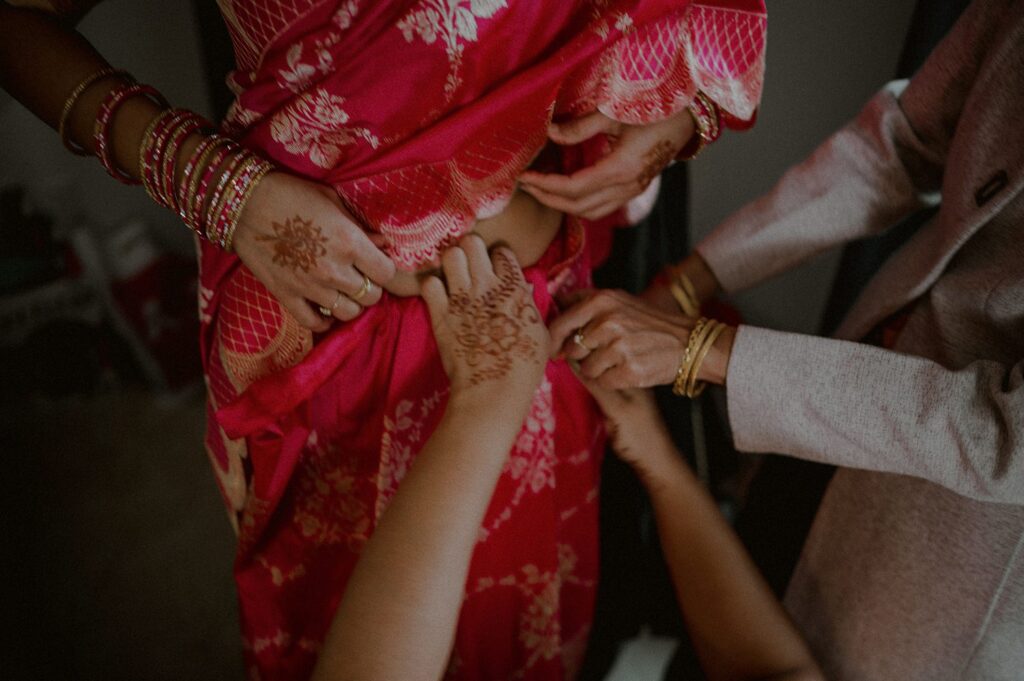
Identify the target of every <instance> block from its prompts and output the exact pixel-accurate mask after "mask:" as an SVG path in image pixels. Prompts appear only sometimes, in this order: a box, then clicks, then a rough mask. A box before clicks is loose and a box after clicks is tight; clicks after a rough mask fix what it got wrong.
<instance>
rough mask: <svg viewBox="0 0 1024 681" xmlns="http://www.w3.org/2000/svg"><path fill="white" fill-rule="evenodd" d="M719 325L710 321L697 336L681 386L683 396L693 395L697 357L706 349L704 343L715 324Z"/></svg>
mask: <svg viewBox="0 0 1024 681" xmlns="http://www.w3.org/2000/svg"><path fill="white" fill-rule="evenodd" d="M717 323H718V322H716V321H715V320H713V319H709V320H708V323H707V324H705V325H704V327H703V328H701V330H700V333H699V334H696V335H697V338H696V339H695V340H694V343H693V352H692V353H691V354H690V362H689V364H687V366H686V372H685V376H684V378H683V382H682V385H681V386H680V394H681V395H685V396H686V397H690V396H691V395H692V393H693V389H692V387H691V384H692V383H693V382H694V381H693V376H694V375H695V372H694V368H693V367H694V365H695V364H696V363H697V357H698V356H699V355H700V350H701V348H702V347H704V342H705V340H707V337H708V334H709V333H711V331H713V330H714V328H715V324H717Z"/></svg>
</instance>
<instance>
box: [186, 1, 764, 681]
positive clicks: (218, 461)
mask: <svg viewBox="0 0 1024 681" xmlns="http://www.w3.org/2000/svg"><path fill="white" fill-rule="evenodd" d="M220 4H221V8H222V11H223V14H224V16H225V19H226V21H227V23H228V26H229V28H230V29H231V32H232V38H233V41H234V45H235V51H236V56H237V59H238V70H237V71H236V72H234V73H233V74H232V76H231V78H230V82H231V84H232V85H233V87H234V88H235V90H236V93H237V95H238V96H237V99H236V101H235V103H234V105H233V106H232V108H231V111H230V112H229V114H228V118H227V120H226V122H225V128H226V129H227V130H228V131H230V132H232V133H234V134H235V135H236V136H237V137H238V138H239V139H241V140H242V142H243V143H244V144H246V145H248V146H250V147H252V148H254V149H258V150H259V151H260V152H261V153H262V154H263V155H265V156H266V157H267V158H270V159H272V160H273V161H274V162H276V163H277V164H278V165H280V166H282V167H285V168H288V169H289V170H290V171H291V172H294V173H296V174H298V175H301V176H304V177H307V178H310V179H314V180H317V181H320V182H323V183H325V184H328V185H330V186H332V187H334V188H335V189H336V190H337V191H338V194H339V196H341V198H342V200H343V201H344V202H345V203H346V205H347V206H348V207H349V208H350V209H351V210H352V212H353V213H354V214H355V215H356V216H358V218H359V219H360V220H361V221H362V222H363V224H364V225H366V226H367V228H368V229H371V230H374V231H377V232H379V233H380V234H382V235H383V236H384V237H385V239H386V242H387V246H386V250H387V252H388V253H389V254H390V255H391V257H392V258H393V259H394V261H395V263H396V264H397V265H398V266H399V267H400V268H405V269H414V268H416V267H417V266H419V265H421V264H423V263H425V262H428V261H430V260H431V259H432V258H434V257H435V256H436V255H437V254H438V252H439V251H440V250H441V249H443V248H444V247H445V246H446V245H448V244H450V243H452V242H453V241H454V240H456V239H457V238H458V237H459V236H460V235H462V234H463V233H465V232H466V231H468V230H469V229H471V228H472V224H473V222H474V221H475V220H476V219H477V218H483V217H487V216H491V215H495V214H497V213H498V212H500V211H501V210H502V209H503V208H504V206H505V205H506V204H507V202H508V200H509V197H510V196H511V194H512V192H513V190H514V186H515V180H516V177H517V176H518V175H519V173H520V172H522V171H523V170H524V169H525V168H526V167H527V166H528V165H529V164H530V162H531V161H532V159H533V158H534V157H535V156H536V155H537V153H538V151H539V150H540V149H541V147H542V146H543V145H544V143H545V131H546V128H547V125H548V123H549V121H550V120H551V119H552V117H553V116H555V117H571V116H576V115H580V114H583V113H587V112H590V111H593V110H595V109H598V110H600V111H602V112H604V113H606V114H607V115H609V116H611V117H613V118H616V119H618V120H621V121H624V122H630V123H647V122H652V121H655V120H659V119H663V118H665V117H667V116H670V115H672V114H674V113H677V112H678V111H679V110H681V109H682V108H683V107H685V106H686V105H687V104H688V102H689V101H690V99H691V97H692V96H693V94H694V92H695V91H696V90H697V89H701V90H703V91H704V92H705V93H707V94H708V95H709V96H710V97H711V98H712V99H714V100H715V101H716V103H717V104H718V105H719V106H720V107H721V108H722V109H723V110H724V112H725V114H726V123H727V125H730V126H731V127H743V126H745V125H748V124H749V123H750V122H751V121H752V119H753V116H754V111H755V108H756V105H757V101H758V99H759V96H760V88H761V82H762V76H763V54H764V39H765V35H764V31H765V16H764V7H763V3H762V2H761V0H718V1H716V2H703V3H696V2H693V3H691V2H687V1H685V0H574V1H569V0H566V1H564V2H561V1H560V2H540V1H539V0H537V1H529V0H405V1H401V0H388V1H384V0H377V1H375V2H368V1H366V0H326V1H320V2H316V1H315V0H220ZM601 152H602V149H600V148H599V147H598V146H597V145H594V144H586V145H582V146H581V147H580V148H578V149H572V150H569V151H568V152H566V153H564V154H563V159H562V169H563V170H564V171H566V172H571V171H572V170H574V169H575V168H578V167H580V166H581V164H584V163H587V162H589V161H591V160H592V159H593V158H594V157H595V155H596V154H599V153H601ZM611 226H612V225H611V223H610V222H608V221H605V223H603V224H601V225H593V224H583V223H581V222H578V221H566V227H565V228H563V230H562V232H561V234H560V235H559V236H558V237H557V238H556V239H555V241H554V243H552V245H551V246H550V247H549V249H548V251H547V253H546V254H545V255H544V256H543V258H542V259H541V260H540V261H539V262H538V263H536V264H535V265H533V266H531V267H528V268H526V270H525V273H526V276H527V278H528V279H529V280H530V281H532V282H533V283H534V290H535V298H536V302H537V305H538V308H539V309H540V311H541V313H542V314H543V315H544V316H545V317H547V318H550V317H551V316H553V315H554V314H556V313H557V306H556V304H555V302H554V301H555V300H556V299H557V298H559V297H561V296H562V295H563V294H566V293H569V292H571V291H573V290H575V289H578V288H580V287H584V286H588V285H589V283H590V272H591V269H592V266H593V264H594V262H595V260H596V259H599V258H600V257H602V254H601V251H602V250H603V249H604V248H606V246H607V244H608V243H609V237H608V230H609V228H610V227H611ZM200 297H201V300H200V306H201V315H202V322H203V336H202V344H203V357H204V363H205V367H206V373H207V382H208V387H209V425H210V427H209V429H208V433H207V438H206V445H207V450H208V452H209V455H210V458H211V460H212V462H213V465H214V469H215V471H216V473H217V479H218V482H219V485H220V489H221V491H222V493H223V496H224V499H225V502H226V504H227V506H228V508H229V511H230V514H231V517H232V520H233V521H234V522H235V524H236V527H237V528H238V532H239V547H238V554H237V559H236V564H235V575H236V582H237V585H238V592H239V600H240V609H241V619H242V630H243V636H244V644H245V651H246V662H247V666H248V668H249V673H250V677H251V678H254V679H263V680H265V681H267V680H270V679H300V678H305V677H306V676H308V674H309V672H310V670H311V669H312V666H313V664H314V663H315V660H316V654H317V650H318V648H319V646H320V644H321V641H322V639H323V636H324V633H325V631H326V629H327V626H328V624H329V623H330V620H331V617H332V615H333V613H334V610H335V608H336V606H337V604H338V601H339V599H340V598H341V595H342V593H343V591H344V586H345V583H346V581H347V579H348V577H349V575H350V573H351V571H352V568H353V566H354V565H355V562H356V560H357V559H358V556H359V552H360V550H361V548H362V546H363V545H364V543H365V542H366V540H367V538H368V537H369V536H370V535H371V533H372V532H373V528H374V526H375V524H376V522H377V519H378V518H379V517H380V514H381V513H382V512H383V510H384V509H385V508H386V506H387V503H388V501H389V500H390V499H391V498H392V496H393V495H394V493H395V491H396V489H397V486H398V484H399V483H400V481H401V480H402V477H403V476H404V474H405V471H406V470H407V469H408V467H409V466H410V465H411V464H412V462H413V461H414V459H415V456H416V454H417V452H418V451H419V449H420V447H422V445H423V443H424V442H425V441H426V440H427V438H428V437H429V436H430V433H431V432H432V430H433V428H434V427H435V426H436V424H437V422H438V420H439V418H440V415H441V413H442V411H443V409H444V405H445V402H446V399H447V394H448V383H447V379H446V377H445V374H444V371H443V370H442V367H441V364H440V361H439V359H438V357H437V351H436V346H435V344H434V340H433V337H432V335H431V332H430V322H429V319H428V316H427V313H426V310H425V308H424V306H423V304H422V302H421V301H420V300H419V299H417V298H396V297H392V296H388V295H385V296H384V298H383V299H382V301H381V302H380V303H379V304H378V305H375V306H373V307H372V308H370V309H368V310H367V311H366V312H364V314H363V315H362V316H361V317H359V318H358V319H357V320H355V321H353V322H350V323H347V324H336V325H335V326H334V328H332V329H331V330H330V331H329V332H327V333H325V334H321V335H313V334H312V333H311V332H309V331H307V330H305V329H303V328H301V327H300V326H299V325H298V324H297V323H296V322H295V320H294V319H292V318H291V317H290V316H289V315H288V314H287V313H286V312H285V311H284V310H283V308H281V306H280V305H279V304H278V303H277V301H276V300H275V299H274V298H273V296H271V295H270V294H269V293H268V292H267V291H266V289H265V288H264V287H263V286H262V285H261V284H260V283H259V282H258V281H257V280H256V279H255V278H254V277H253V276H252V274H251V273H250V272H249V271H248V270H247V269H246V268H245V267H244V266H243V265H242V264H241V263H240V262H239V261H238V259H237V257H236V256H234V255H231V254H227V253H223V252H221V251H219V250H217V249H215V248H211V247H209V246H208V245H206V244H204V245H203V247H202V251H201V289H200ZM603 446H604V433H603V430H602V426H601V419H600V418H599V414H598V413H597V411H596V408H595V406H594V405H593V403H592V402H591V400H590V398H589V396H588V395H587V394H586V391H585V390H584V389H583V388H582V387H581V386H580V385H579V383H578V382H577V381H576V380H575V379H574V377H573V376H572V375H571V372H570V371H569V369H568V368H567V367H566V365H565V364H564V362H552V363H549V365H548V367H547V372H546V378H545V380H544V382H543V384H542V385H541V387H540V389H539V390H538V392H537V395H536V396H535V398H534V403H533V407H532V409H531V412H530V415H529V417H528V418H527V420H526V422H525V423H524V425H523V428H522V431H521V432H520V435H519V437H518V439H517V441H516V443H515V446H514V448H513V450H512V452H511V453H510V456H509V461H508V463H507V465H506V467H505V470H504V472H503V474H502V477H501V479H500V480H499V483H498V486H497V489H496V492H495V495H494V498H493V500H492V503H491V506H490V509H489V510H488V513H487V516H486V518H485V521H484V524H483V526H482V527H481V530H480V538H479V542H478V544H477V547H476V549H475V552H474V555H473V559H472V565H471V568H470V573H469V580H468V582H467V584H466V597H465V600H464V603H463V608H462V613H461V617H460V624H459V629H458V633H457V638H456V644H455V649H454V651H453V654H452V658H451V663H450V667H449V676H450V677H451V678H455V679H500V678H517V679H518V678H522V679H568V678H572V677H573V676H574V673H575V670H576V668H577V666H578V663H579V661H580V658H581V656H582V653H583V650H584V647H585V645H586V638H587V633H588V631H589V626H590V620H591V616H592V613H593V599H594V593H595V586H596V580H597V503H596V502H597V484H598V470H599V465H600V456H601V452H602V451H603ZM452 484H458V480H453V481H452ZM381 645H388V643H387V642H386V641H382V642H381Z"/></svg>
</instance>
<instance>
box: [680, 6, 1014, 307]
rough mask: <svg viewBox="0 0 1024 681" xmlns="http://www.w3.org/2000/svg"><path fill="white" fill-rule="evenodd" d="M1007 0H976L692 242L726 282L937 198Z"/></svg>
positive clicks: (743, 280)
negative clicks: (936, 40)
mask: <svg viewBox="0 0 1024 681" xmlns="http://www.w3.org/2000/svg"><path fill="white" fill-rule="evenodd" d="M1007 4H1008V3H1007V2H1006V0H989V1H987V2H975V3H973V4H972V5H971V6H970V7H969V8H968V9H967V10H966V11H965V12H964V14H963V16H961V18H960V20H959V21H958V22H957V23H956V25H955V26H954V28H953V29H952V30H951V31H950V33H949V35H948V36H946V38H945V39H944V40H943V41H942V42H941V43H940V44H939V45H938V47H936V49H935V51H934V52H933V53H932V54H931V55H930V56H929V58H928V60H927V61H926V62H925V64H924V65H923V66H922V67H921V69H920V71H918V73H917V74H915V75H914V78H913V80H911V81H910V82H909V84H908V83H907V82H906V81H896V82H893V83H890V84H889V85H887V86H886V87H885V88H883V89H882V90H881V91H880V92H879V93H878V94H877V95H875V97H874V98H872V99H871V100H870V101H869V102H868V104H867V105H866V106H865V107H864V109H863V110H862V111H861V112H860V114H859V115H858V116H857V118H856V119H854V120H853V121H852V122H851V123H850V124H848V125H847V126H846V127H844V128H843V129H841V130H840V131H839V132H837V133H835V134H834V135H833V136H832V137H830V138H829V139H828V140H826V141H825V142H824V143H823V144H822V145H821V146H820V147H818V149H817V150H815V151H814V153H813V154H811V156H810V157H809V158H807V159H806V160H805V161H804V162H802V163H800V164H799V165H797V166H795V167H793V168H791V169H790V170H789V171H788V172H786V174H785V175H783V177H782V179H781V180H780V181H779V182H778V183H777V184H776V185H775V187H774V188H773V189H772V190H771V191H770V192H769V193H767V194H765V195H764V196H762V197H761V198H759V199H756V200H755V201H753V202H752V203H750V204H748V205H747V206H745V207H743V208H741V209H740V210H739V211H737V212H736V213H734V214H733V215H732V216H730V217H729V218H727V219H726V220H725V221H724V222H723V223H722V224H720V225H719V226H718V227H716V228H715V230H714V231H712V232H711V234H709V235H708V236H707V237H706V238H705V239H704V240H703V241H702V242H701V243H700V244H699V245H698V246H697V249H696V250H697V252H698V253H700V254H701V256H702V257H703V258H704V260H705V261H706V262H707V263H708V265H709V266H710V267H711V270H712V271H713V272H714V273H715V276H716V277H717V278H718V280H719V282H720V283H721V285H722V287H723V288H724V289H725V290H726V291H727V292H734V291H738V290H741V289H744V288H748V287H750V286H753V285H755V284H757V283H759V282H761V281H763V280H765V279H768V278H769V277H772V276H774V275H776V274H779V273H781V272H784V271H786V270H788V269H790V268H791V267H794V266H796V265H798V264H799V263H801V262H803V261H805V260H807V259H808V258H811V257H813V256H815V255H817V254H819V253H821V252H823V251H825V250H828V249H831V248H833V247H835V246H838V245H840V244H843V243H846V242H848V241H852V240H855V239H859V238H862V237H866V236H871V235H873V234H877V233H880V232H882V231H885V230H886V229H888V228H890V227H892V226H893V225H895V224H896V223H898V222H899V221H900V220H901V219H902V218H904V217H906V216H907V215H908V214H910V213H911V212H913V211H915V210H917V209H919V208H921V207H923V206H925V205H928V204H929V203H932V202H934V201H935V200H936V199H937V198H938V194H937V192H938V191H939V189H940V187H941V183H942V175H943V173H942V170H943V167H944V165H945V162H946V155H947V152H948V150H949V147H950V143H951V140H952V138H953V135H954V133H955V131H956V127H957V124H958V122H959V120H960V115H961V112H962V110H963V106H964V102H965V100H966V98H967V93H968V92H969V90H970V87H971V85H972V83H973V82H974V80H975V78H976V76H977V72H978V68H979V65H980V58H979V53H984V50H985V48H986V47H987V45H989V44H990V43H991V40H992V38H993V36H994V34H995V32H996V31H997V30H998V28H999V24H1000V18H1001V16H1002V13H1003V12H1004V11H1006V6H1007Z"/></svg>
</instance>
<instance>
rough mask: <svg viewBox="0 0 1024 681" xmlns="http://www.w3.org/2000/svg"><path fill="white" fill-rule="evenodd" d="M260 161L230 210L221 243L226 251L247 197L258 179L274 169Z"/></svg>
mask: <svg viewBox="0 0 1024 681" xmlns="http://www.w3.org/2000/svg"><path fill="white" fill-rule="evenodd" d="M260 163H261V165H260V167H259V169H258V170H257V171H256V173H255V174H254V175H253V177H252V179H251V180H249V184H248V186H246V188H245V189H244V190H243V191H242V196H241V198H240V199H239V200H238V204H237V205H236V207H235V209H234V210H233V211H232V214H231V219H230V220H229V222H228V228H227V230H226V231H225V232H224V238H223V243H222V244H221V245H222V246H223V247H224V250H225V251H227V252H228V253H230V252H231V249H232V244H233V243H234V240H235V228H236V227H238V220H239V218H241V217H242V211H243V210H245V204H247V203H249V197H251V196H252V194H253V192H254V191H255V190H256V185H258V184H259V183H260V180H262V179H263V178H264V177H266V176H267V175H268V174H269V173H270V172H271V171H272V170H274V166H273V165H272V164H270V163H268V162H266V161H261V162H260Z"/></svg>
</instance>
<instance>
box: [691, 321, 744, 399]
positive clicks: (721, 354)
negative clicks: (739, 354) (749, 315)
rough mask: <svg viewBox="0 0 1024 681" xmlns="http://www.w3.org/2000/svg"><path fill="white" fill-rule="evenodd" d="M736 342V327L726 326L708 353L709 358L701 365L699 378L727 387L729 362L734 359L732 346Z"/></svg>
mask: <svg viewBox="0 0 1024 681" xmlns="http://www.w3.org/2000/svg"><path fill="white" fill-rule="evenodd" d="M735 341H736V327H734V326H726V327H725V329H723V331H722V333H721V334H720V335H719V336H718V338H716V339H715V342H714V345H712V346H711V349H710V350H709V351H708V355H707V357H706V358H705V359H704V362H703V363H702V364H701V365H700V370H699V372H698V374H697V377H698V378H699V379H700V380H702V381H707V382H708V383H715V384H716V385H725V380H726V376H727V375H728V372H729V360H730V358H731V357H732V346H733V343H735Z"/></svg>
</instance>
